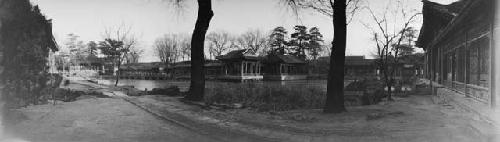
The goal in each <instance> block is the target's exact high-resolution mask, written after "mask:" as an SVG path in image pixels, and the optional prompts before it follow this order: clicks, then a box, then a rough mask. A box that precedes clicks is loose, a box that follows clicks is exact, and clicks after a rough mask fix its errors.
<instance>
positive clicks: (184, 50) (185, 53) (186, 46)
mask: <svg viewBox="0 0 500 142" xmlns="http://www.w3.org/2000/svg"><path fill="white" fill-rule="evenodd" d="M190 41H191V39H189V38H188V37H184V38H183V39H182V41H181V46H180V50H181V58H182V60H183V61H185V60H186V57H187V58H191V43H190Z"/></svg>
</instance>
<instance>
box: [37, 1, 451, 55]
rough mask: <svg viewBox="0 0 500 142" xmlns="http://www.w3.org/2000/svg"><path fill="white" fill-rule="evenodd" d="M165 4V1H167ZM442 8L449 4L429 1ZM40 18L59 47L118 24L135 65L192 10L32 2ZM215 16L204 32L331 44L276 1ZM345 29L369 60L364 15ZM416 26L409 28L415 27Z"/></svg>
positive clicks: (184, 25) (184, 24)
mask: <svg viewBox="0 0 500 142" xmlns="http://www.w3.org/2000/svg"><path fill="white" fill-rule="evenodd" d="M167 1H168V0H167ZM365 1H368V2H367V3H365V5H368V6H370V7H371V8H372V9H374V10H380V9H382V8H383V6H384V5H385V3H386V2H387V1H388V0H365ZM433 1H436V2H439V3H443V4H448V3H450V2H452V1H455V0H433ZM32 2H34V3H35V4H38V5H39V6H40V9H41V10H42V13H44V14H45V15H47V17H48V18H50V19H53V32H54V35H55V37H56V40H57V42H58V43H59V44H61V43H64V41H65V39H66V35H67V34H69V33H74V34H77V35H79V36H80V39H81V40H83V41H85V42H86V41H90V40H94V41H100V40H102V36H101V35H102V32H103V31H104V29H105V28H106V27H113V26H118V25H120V24H122V23H125V24H127V25H130V26H132V28H133V32H134V33H136V34H137V35H138V37H139V39H140V43H141V44H140V46H141V47H142V48H143V49H145V50H146V52H145V54H144V55H143V58H141V61H143V62H150V61H157V60H158V59H157V58H156V57H155V56H154V54H153V51H152V46H151V45H152V43H153V41H154V40H155V39H156V38H158V37H160V36H162V35H164V34H168V33H171V34H175V33H181V34H188V33H191V31H192V30H193V28H194V23H195V20H196V12H197V5H196V1H195V0H186V3H184V7H183V8H182V9H176V8H174V7H172V6H171V5H169V4H168V3H166V2H162V1H161V0H32ZM409 4H410V5H411V8H413V9H416V10H419V11H420V10H421V7H422V3H421V0H409ZM213 10H214V13H215V16H214V17H213V20H212V22H211V24H210V29H209V32H210V31H214V30H224V31H227V32H229V33H231V34H235V35H237V34H241V33H243V32H245V31H246V30H248V29H260V30H263V31H265V32H267V31H270V30H271V29H273V28H274V27H277V26H283V27H285V28H287V29H288V30H289V31H292V27H293V26H294V25H298V24H300V25H305V26H307V27H319V28H320V31H321V32H322V33H323V35H324V36H325V39H326V40H328V41H331V39H332V35H333V27H332V22H331V19H330V18H329V17H326V16H324V15H321V14H318V13H315V12H313V11H303V12H302V13H301V14H300V15H299V18H297V17H296V16H295V15H294V14H292V12H291V11H290V10H288V9H287V8H286V7H285V6H283V5H281V4H280V3H279V0H214V3H213ZM358 13H359V14H358V15H357V16H356V18H355V19H354V20H353V22H352V23H351V24H350V25H349V27H348V28H349V31H348V43H347V50H348V51H347V52H348V54H350V55H366V56H370V54H371V52H373V50H374V46H373V45H374V43H373V41H371V40H370V38H371V34H370V31H369V30H368V29H367V28H366V27H365V26H363V24H361V23H369V22H370V21H366V20H370V19H369V17H368V16H369V13H368V11H360V12H358ZM420 23H421V21H418V22H416V23H415V25H414V26H415V27H418V28H420Z"/></svg>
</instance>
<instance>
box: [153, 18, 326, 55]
mask: <svg viewBox="0 0 500 142" xmlns="http://www.w3.org/2000/svg"><path fill="white" fill-rule="evenodd" d="M190 41H191V40H190V38H189V37H188V36H186V35H181V34H167V35H164V36H162V37H160V38H157V39H156V40H155V42H154V45H153V46H154V51H155V53H156V56H157V57H158V58H159V59H160V61H161V62H163V63H165V64H166V65H169V64H172V63H175V62H178V61H179V60H181V61H185V60H189V58H190V54H191V45H190V43H189V42H190ZM205 45H206V46H207V50H208V51H206V52H205V53H206V56H205V58H206V59H208V60H214V59H215V58H216V57H217V56H221V55H223V54H225V53H227V52H229V51H232V50H240V49H247V50H248V52H250V53H253V54H255V55H257V56H265V55H268V54H281V55H284V54H287V55H294V56H297V57H299V58H302V59H304V60H306V59H310V60H315V59H317V58H318V57H319V56H320V55H321V52H322V51H324V50H325V49H324V48H327V47H326V46H325V45H324V43H323V35H322V34H321V32H320V31H319V28H317V27H312V28H310V29H308V28H307V27H306V26H302V25H297V26H295V27H294V31H293V32H292V33H290V34H289V33H288V31H287V30H286V29H285V28H284V27H281V26H280V27H276V28H274V29H272V30H271V31H270V32H262V31H261V30H255V29H250V30H248V31H246V32H244V33H242V34H240V35H232V34H230V33H228V32H226V31H222V30H219V31H213V32H210V33H208V34H207V36H206V41H205Z"/></svg>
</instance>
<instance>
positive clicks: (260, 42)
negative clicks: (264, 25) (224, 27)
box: [237, 30, 269, 54]
mask: <svg viewBox="0 0 500 142" xmlns="http://www.w3.org/2000/svg"><path fill="white" fill-rule="evenodd" d="M268 41H269V40H268V39H267V37H266V34H263V33H262V32H261V31H260V30H248V31H247V32H245V33H243V34H241V36H240V37H238V38H237V43H238V45H239V46H241V48H243V49H249V50H250V52H253V53H255V54H259V52H261V50H262V48H264V47H265V46H266V45H267V42H268Z"/></svg>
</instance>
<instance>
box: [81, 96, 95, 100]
mask: <svg viewBox="0 0 500 142" xmlns="http://www.w3.org/2000/svg"><path fill="white" fill-rule="evenodd" d="M95 98H96V97H95V96H90V95H81V96H79V97H77V98H76V100H84V99H95Z"/></svg>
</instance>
